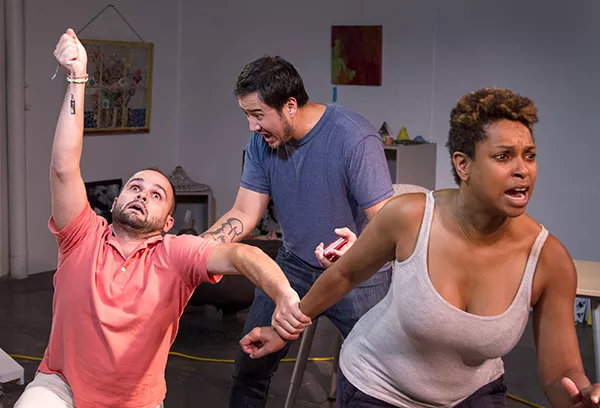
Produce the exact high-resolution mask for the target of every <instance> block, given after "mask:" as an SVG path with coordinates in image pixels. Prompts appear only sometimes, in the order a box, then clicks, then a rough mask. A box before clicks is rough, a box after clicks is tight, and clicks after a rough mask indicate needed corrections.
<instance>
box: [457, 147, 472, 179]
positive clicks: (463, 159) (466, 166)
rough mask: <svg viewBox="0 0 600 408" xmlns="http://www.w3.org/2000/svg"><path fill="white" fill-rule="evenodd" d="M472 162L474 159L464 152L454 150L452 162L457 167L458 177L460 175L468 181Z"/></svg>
mask: <svg viewBox="0 0 600 408" xmlns="http://www.w3.org/2000/svg"><path fill="white" fill-rule="evenodd" d="M472 163H473V159H471V158H470V157H469V156H467V155H466V154H465V153H463V152H454V153H453V154H452V164H453V165H454V168H455V169H456V173H457V174H458V177H460V179H461V180H462V181H464V182H466V181H467V180H468V179H469V176H470V175H471V167H472Z"/></svg>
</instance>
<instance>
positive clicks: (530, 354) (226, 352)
mask: <svg viewBox="0 0 600 408" xmlns="http://www.w3.org/2000/svg"><path fill="white" fill-rule="evenodd" d="M51 313H52V274H51V273H43V274H36V275H32V276H31V277H30V278H28V279H26V280H23V281H12V280H8V279H0V348H2V349H3V350H4V351H6V352H7V353H9V354H23V355H28V356H36V357H39V356H41V355H42V354H43V352H44V349H45V347H46V343H47V341H48V334H49V330H50V324H51ZM245 316H246V314H245V313H244V312H239V313H237V314H236V315H230V316H223V315H222V313H221V312H218V311H216V310H215V309H214V308H213V307H212V306H203V307H188V308H187V309H186V312H185V313H184V315H183V317H182V320H181V326H180V330H179V335H178V337H177V339H176V341H175V344H174V345H173V347H172V350H173V351H178V352H181V353H185V354H190V355H193V356H198V357H209V358H216V359H232V358H233V356H234V354H235V350H236V347H237V341H238V339H239V333H240V331H241V329H242V326H243V323H244V319H245ZM577 332H578V336H579V340H580V347H581V350H582V355H583V358H584V364H585V368H586V371H587V373H588V375H592V376H593V369H594V351H593V339H592V330H591V327H589V326H585V325H582V326H578V327H577ZM336 335H337V333H336V331H335V328H333V326H332V325H331V324H330V323H329V322H328V321H327V320H325V319H323V320H321V321H320V322H319V327H318V328H317V334H316V337H315V341H314V343H313V348H312V351H311V356H315V357H329V356H333V354H334V351H335V350H334V340H333V339H334V338H335V336H336ZM296 343H298V342H296ZM297 348H298V344H296V345H295V346H294V347H293V349H292V352H291V354H290V355H289V356H288V357H295V356H296V353H297ZM18 361H19V363H20V364H21V365H23V366H24V368H25V374H26V378H25V380H26V382H27V381H31V379H32V376H33V373H34V372H35V370H36V368H37V365H38V362H34V361H28V360H23V359H20V360H18ZM504 361H505V366H506V375H505V378H506V382H507V386H508V391H509V393H511V394H513V395H516V396H519V397H521V398H524V399H526V400H528V401H531V402H533V403H536V404H539V405H545V406H547V401H546V399H545V397H544V396H543V394H542V392H541V390H540V387H539V385H538V382H537V374H536V368H535V352H534V347H533V336H532V333H531V327H528V328H527V330H526V332H525V334H524V336H523V338H522V339H521V341H520V342H519V344H518V345H517V347H515V349H514V350H513V351H512V352H511V353H510V355H508V356H507V357H506V358H505V359H504ZM232 370H233V365H232V364H230V363H207V362H200V361H193V360H189V359H185V358H181V357H175V356H172V357H170V359H169V363H168V366H167V386H168V393H167V399H166V401H165V405H166V407H167V408H176V407H211V408H212V407H226V406H227V393H228V387H229V383H230V376H231V373H232ZM292 370H293V363H282V365H281V366H280V369H279V370H278V372H277V373H276V375H275V377H274V379H273V383H272V386H271V392H270V397H269V403H268V407H269V408H275V407H282V406H283V404H284V401H285V396H286V393H287V388H288V384H289V380H290V378H291V375H292ZM331 370H332V364H331V363H330V362H310V363H309V364H308V367H307V370H306V373H305V375H304V379H303V383H302V387H301V389H300V392H299V396H298V400H297V404H296V406H297V407H327V406H329V402H328V401H327V395H328V392H329V386H330V374H331ZM22 390H23V387H21V386H18V385H16V384H4V391H5V393H6V395H5V396H4V399H3V400H2V403H3V404H4V408H9V407H12V406H13V404H14V402H15V401H16V399H17V398H18V397H19V395H20V393H21V392H22ZM509 403H510V404H509V406H511V407H521V406H525V405H522V404H519V403H517V402H515V401H512V400H509Z"/></svg>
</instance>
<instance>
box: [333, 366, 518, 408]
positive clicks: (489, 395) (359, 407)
mask: <svg viewBox="0 0 600 408" xmlns="http://www.w3.org/2000/svg"><path fill="white" fill-rule="evenodd" d="M335 404H336V405H335V406H336V408H394V405H392V404H388V403H387V402H385V401H382V400H380V399H377V398H375V397H371V396H370V395H367V394H365V393H364V392H362V391H361V390H359V389H358V388H356V387H355V386H354V385H352V383H351V382H350V381H348V379H347V378H346V376H344V373H343V372H342V370H339V371H338V382H337V389H336V400H335ZM506 406H507V402H506V385H505V384H504V376H500V378H498V379H496V380H494V381H492V382H490V383H488V384H486V385H484V386H483V387H481V388H480V389H478V390H477V391H475V392H474V393H473V394H471V396H469V397H468V398H467V399H466V400H464V401H462V402H461V403H459V404H458V405H456V406H455V407H454V408H506Z"/></svg>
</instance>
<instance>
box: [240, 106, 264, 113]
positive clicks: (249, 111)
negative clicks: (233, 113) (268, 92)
mask: <svg viewBox="0 0 600 408" xmlns="http://www.w3.org/2000/svg"><path fill="white" fill-rule="evenodd" d="M240 109H241V110H243V111H244V112H246V113H262V109H244V108H242V107H240Z"/></svg>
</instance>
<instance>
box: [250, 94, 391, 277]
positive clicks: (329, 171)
mask: <svg viewBox="0 0 600 408" xmlns="http://www.w3.org/2000/svg"><path fill="white" fill-rule="evenodd" d="M241 186H242V187H244V188H247V189H249V190H252V191H255V192H258V193H262V194H269V195H271V197H272V199H273V204H274V207H275V212H276V214H277V219H278V221H279V225H280V226H281V231H282V233H283V245H284V247H285V248H286V249H287V250H288V251H290V252H292V253H294V254H295V255H296V256H298V257H300V258H301V259H303V260H304V261H305V262H307V263H309V264H311V265H313V266H316V267H320V265H319V262H318V260H317V258H316V256H315V254H314V251H315V248H316V246H317V245H318V244H319V243H320V242H324V243H325V245H327V244H328V243H329V242H331V241H333V240H334V239H336V238H337V235H336V234H335V232H334V231H333V230H334V228H341V227H348V228H350V229H351V230H352V231H353V232H354V233H356V234H357V235H358V234H360V232H361V231H362V230H363V229H364V227H365V226H366V225H367V222H368V219H367V217H366V215H365V213H364V211H363V210H364V209H365V208H369V207H371V206H373V205H375V204H377V203H379V202H380V201H382V200H384V199H386V198H388V197H390V196H391V195H392V194H393V188H392V181H391V177H390V172H389V169H388V165H387V162H386V159H385V153H384V150H383V144H382V143H381V138H380V136H379V134H378V133H377V131H376V130H375V128H374V127H373V126H372V125H371V124H370V123H369V121H367V120H366V119H365V118H364V117H362V116H360V115H359V114H357V113H355V112H352V111H350V110H348V109H346V108H343V107H341V106H339V105H327V107H326V109H325V112H324V113H323V116H322V117H321V118H320V120H319V121H318V122H317V124H316V125H315V126H314V127H313V128H312V129H311V130H310V132H308V133H307V134H306V135H305V136H304V137H303V138H302V139H300V140H291V141H289V142H288V143H286V144H284V145H282V146H281V147H279V148H277V149H271V148H270V147H269V145H268V144H267V143H266V142H265V141H264V139H263V137H262V136H261V135H260V134H258V133H253V134H252V136H251V138H250V141H249V143H248V145H247V147H246V155H245V159H244V170H243V174H242V182H241Z"/></svg>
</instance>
